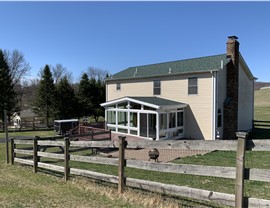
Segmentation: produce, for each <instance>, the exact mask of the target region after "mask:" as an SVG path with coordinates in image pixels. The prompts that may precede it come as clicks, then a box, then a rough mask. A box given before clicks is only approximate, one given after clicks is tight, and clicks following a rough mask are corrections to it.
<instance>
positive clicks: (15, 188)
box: [0, 144, 220, 208]
mask: <svg viewBox="0 0 270 208" xmlns="http://www.w3.org/2000/svg"><path fill="white" fill-rule="evenodd" d="M104 167H105V166H104ZM104 167H103V168H104ZM106 167H107V168H108V166H106ZM105 169H106V168H105ZM50 173H51V174H45V171H41V170H39V171H38V173H36V174H34V173H33V172H32V168H31V167H29V166H23V165H13V166H12V165H9V164H6V163H5V145H4V144H0V175H1V177H0V205H1V206H0V207H14V208H19V207H41V208H42V207H59V208H65V207H70V208H73V207H74V208H75V207H93V208H94V207H97V208H99V207H101V208H107V207H108V208H111V207H131V208H140V207H198V206H199V207H220V206H218V205H215V204H212V205H211V204H209V203H204V202H197V201H192V200H187V199H183V198H177V197H176V198H170V197H166V198H164V196H162V195H159V194H153V193H149V192H147V193H146V192H141V191H139V190H131V189H127V190H126V191H125V192H124V193H123V194H118V193H117V187H116V186H115V185H114V186H112V185H108V184H104V183H93V182H91V181H89V180H87V179H85V178H81V177H73V178H71V179H70V180H69V181H68V182H67V183H65V182H64V180H63V178H62V175H61V174H52V172H50ZM59 176H60V177H59Z"/></svg>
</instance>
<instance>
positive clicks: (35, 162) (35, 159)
mask: <svg viewBox="0 0 270 208" xmlns="http://www.w3.org/2000/svg"><path fill="white" fill-rule="evenodd" d="M37 167H38V136H35V138H34V140H33V172H34V173H36V172H37Z"/></svg>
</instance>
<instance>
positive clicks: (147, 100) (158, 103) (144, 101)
mask: <svg viewBox="0 0 270 208" xmlns="http://www.w3.org/2000/svg"><path fill="white" fill-rule="evenodd" d="M127 101H130V102H134V103H138V104H141V105H145V106H148V107H151V108H154V109H163V110H164V109H172V108H184V107H187V104H185V103H180V102H177V101H173V100H168V99H165V98H161V97H156V96H150V97H122V98H118V99H115V100H111V101H108V102H106V103H101V104H100V105H101V106H103V107H106V106H110V105H115V104H119V103H123V102H127Z"/></svg>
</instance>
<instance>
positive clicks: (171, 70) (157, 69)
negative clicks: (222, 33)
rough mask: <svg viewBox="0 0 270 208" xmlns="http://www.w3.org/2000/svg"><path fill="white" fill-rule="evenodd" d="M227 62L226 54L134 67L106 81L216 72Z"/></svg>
mask: <svg viewBox="0 0 270 208" xmlns="http://www.w3.org/2000/svg"><path fill="white" fill-rule="evenodd" d="M229 61H230V59H228V58H227V57H226V54H221V55H214V56H206V57H200V58H193V59H185V60H179V61H171V62H164V63H158V64H150V65H143V66H134V67H129V68H127V69H125V70H123V71H121V72H118V73H116V74H114V75H112V76H111V77H109V78H108V79H107V80H114V79H128V78H144V77H153V76H164V75H174V74H187V73H197V72H207V71H209V72H210V71H217V70H219V69H221V68H223V66H224V65H226V64H227V63H228V62H229Z"/></svg>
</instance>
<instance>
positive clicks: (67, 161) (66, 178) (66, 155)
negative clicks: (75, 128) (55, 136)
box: [64, 137, 70, 182]
mask: <svg viewBox="0 0 270 208" xmlns="http://www.w3.org/2000/svg"><path fill="white" fill-rule="evenodd" d="M69 146H70V142H69V138H68V137H65V148H64V153H65V182H67V181H68V179H69V173H70V168H69V159H70V156H69Z"/></svg>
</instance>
